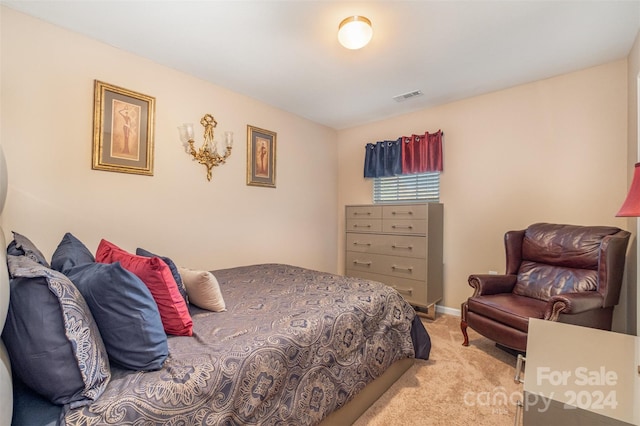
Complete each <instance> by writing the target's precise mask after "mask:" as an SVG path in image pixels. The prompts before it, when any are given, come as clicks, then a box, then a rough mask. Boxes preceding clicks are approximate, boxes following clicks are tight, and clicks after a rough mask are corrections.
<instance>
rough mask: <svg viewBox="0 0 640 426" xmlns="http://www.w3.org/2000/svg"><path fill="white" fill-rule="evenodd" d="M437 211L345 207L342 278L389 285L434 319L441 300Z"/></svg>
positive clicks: (430, 206)
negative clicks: (436, 306)
mask: <svg viewBox="0 0 640 426" xmlns="http://www.w3.org/2000/svg"><path fill="white" fill-rule="evenodd" d="M442 212H443V206H442V204H439V203H423V204H382V205H380V204H376V205H350V206H346V208H345V216H346V243H345V248H346V253H345V269H346V270H345V274H346V275H348V276H353V277H360V278H366V279H371V280H374V281H379V282H382V283H384V284H387V285H389V286H392V287H393V288H395V289H396V290H398V292H399V293H400V294H401V295H402V296H403V297H404V298H405V300H407V302H409V303H411V304H412V305H413V306H415V307H417V308H422V309H419V310H423V312H424V311H426V312H424V313H426V315H427V316H429V317H431V318H433V317H435V304H436V302H438V301H440V300H441V299H442V292H443V288H442V269H443V261H442Z"/></svg>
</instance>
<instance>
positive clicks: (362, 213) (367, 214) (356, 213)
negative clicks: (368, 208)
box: [353, 212, 371, 216]
mask: <svg viewBox="0 0 640 426" xmlns="http://www.w3.org/2000/svg"><path fill="white" fill-rule="evenodd" d="M353 215H354V216H371V212H353Z"/></svg>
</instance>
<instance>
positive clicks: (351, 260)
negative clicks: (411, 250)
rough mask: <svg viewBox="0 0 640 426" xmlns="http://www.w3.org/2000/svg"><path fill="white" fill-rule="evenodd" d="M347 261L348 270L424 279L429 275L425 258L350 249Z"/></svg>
mask: <svg viewBox="0 0 640 426" xmlns="http://www.w3.org/2000/svg"><path fill="white" fill-rule="evenodd" d="M346 262H347V263H346V269H347V270H349V269H351V270H357V271H363V272H371V273H374V274H382V275H389V276H393V277H399V278H410V279H413V280H423V281H424V280H426V277H427V265H426V263H425V262H424V260H423V259H416V258H412V257H400V256H386V255H383V254H375V253H360V252H352V251H349V252H347V255H346Z"/></svg>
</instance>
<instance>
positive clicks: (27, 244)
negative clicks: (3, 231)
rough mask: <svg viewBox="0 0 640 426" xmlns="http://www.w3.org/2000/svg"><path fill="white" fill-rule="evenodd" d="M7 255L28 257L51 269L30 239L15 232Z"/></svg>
mask: <svg viewBox="0 0 640 426" xmlns="http://www.w3.org/2000/svg"><path fill="white" fill-rule="evenodd" d="M7 254H10V255H12V256H27V257H28V258H29V259H31V260H33V261H34V262H38V263H39V264H41V265H42V266H44V267H46V268H48V267H49V263H48V262H47V259H45V257H44V255H43V254H42V252H41V251H40V250H38V247H36V245H35V244H33V243H32V242H31V240H30V239H28V238H27V237H25V236H24V235H22V234H18V233H17V232H13V241H11V242H10V243H9V246H8V247H7Z"/></svg>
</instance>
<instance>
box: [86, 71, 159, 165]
mask: <svg viewBox="0 0 640 426" xmlns="http://www.w3.org/2000/svg"><path fill="white" fill-rule="evenodd" d="M155 102H156V101H155V98H153V97H151V96H147V95H143V94H141V93H136V92H133V91H131V90H127V89H123V88H122V87H117V86H113V85H111V84H107V83H104V82H102V81H98V80H95V84H94V106H93V164H92V168H93V169H94V170H107V171H112V172H121V173H134V174H139V175H148V176H153V128H154V116H155Z"/></svg>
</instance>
